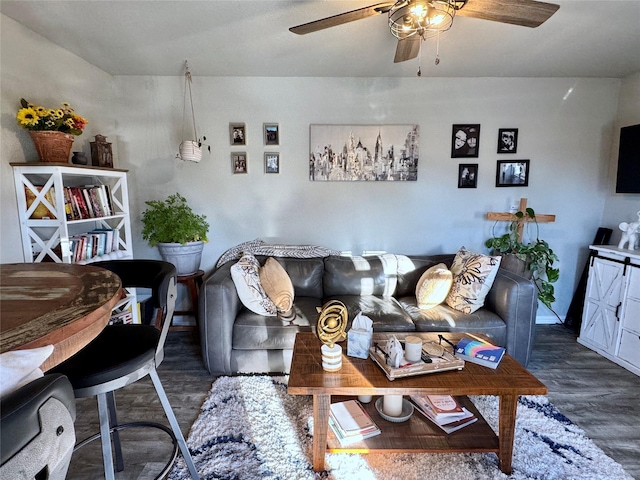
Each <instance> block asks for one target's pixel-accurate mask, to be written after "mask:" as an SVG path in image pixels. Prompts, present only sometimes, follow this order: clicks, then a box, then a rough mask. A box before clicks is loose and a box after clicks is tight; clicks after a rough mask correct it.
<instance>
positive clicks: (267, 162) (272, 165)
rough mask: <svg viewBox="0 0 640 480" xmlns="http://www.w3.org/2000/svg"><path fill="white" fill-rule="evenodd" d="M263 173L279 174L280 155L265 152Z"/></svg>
mask: <svg viewBox="0 0 640 480" xmlns="http://www.w3.org/2000/svg"><path fill="white" fill-rule="evenodd" d="M264 173H280V154H279V153H275V152H265V154H264Z"/></svg>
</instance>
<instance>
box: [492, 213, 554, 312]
mask: <svg viewBox="0 0 640 480" xmlns="http://www.w3.org/2000/svg"><path fill="white" fill-rule="evenodd" d="M525 216H526V218H527V219H528V220H530V221H531V222H533V223H534V224H535V226H536V239H535V240H534V241H532V242H529V243H524V242H522V241H521V240H520V236H519V232H518V226H519V224H520V223H521V222H522V221H523V219H525ZM515 217H516V219H515V220H513V221H512V222H511V223H510V224H509V230H508V232H507V233H505V234H504V235H501V236H499V237H496V236H495V235H494V236H493V237H492V238H490V239H488V240H487V241H486V242H485V246H486V247H488V248H490V249H491V250H493V251H494V252H496V253H500V254H502V255H503V261H502V262H501V264H505V258H506V259H507V262H509V261H510V260H511V259H512V258H514V257H515V259H517V260H516V261H517V262H522V263H521V266H520V267H516V268H515V270H518V268H520V269H521V271H524V272H525V273H527V272H528V273H529V275H530V278H532V279H533V281H534V283H535V284H536V287H537V288H538V299H539V300H540V301H541V302H542V303H544V304H545V305H546V306H547V307H549V309H551V311H553V309H552V308H551V304H552V303H553V302H555V300H556V299H555V296H554V288H553V283H555V282H556V281H557V280H558V278H559V276H560V269H558V268H554V267H553V264H554V262H555V261H557V260H558V257H557V256H556V254H555V253H553V250H552V249H551V247H549V244H548V243H547V242H545V241H544V240H541V239H540V238H539V235H540V229H539V227H538V222H537V221H536V214H535V212H534V211H533V209H532V208H527V209H526V210H525V211H524V212H522V211H518V212H516V213H515ZM494 228H495V225H494ZM509 269H511V268H509Z"/></svg>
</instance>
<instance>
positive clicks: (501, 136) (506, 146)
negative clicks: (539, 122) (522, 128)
mask: <svg viewBox="0 0 640 480" xmlns="http://www.w3.org/2000/svg"><path fill="white" fill-rule="evenodd" d="M517 151H518V129H517V128H500V129H498V153H516V152H517Z"/></svg>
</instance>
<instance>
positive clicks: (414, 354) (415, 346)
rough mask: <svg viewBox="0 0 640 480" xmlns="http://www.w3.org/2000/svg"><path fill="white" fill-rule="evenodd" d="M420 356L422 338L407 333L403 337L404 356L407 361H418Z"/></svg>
mask: <svg viewBox="0 0 640 480" xmlns="http://www.w3.org/2000/svg"><path fill="white" fill-rule="evenodd" d="M421 357H422V339H421V338H420V337H416V336H415V335H409V336H408V337H406V338H405V339H404V358H405V359H406V360H407V362H412V363H413V362H419V361H420V358H421Z"/></svg>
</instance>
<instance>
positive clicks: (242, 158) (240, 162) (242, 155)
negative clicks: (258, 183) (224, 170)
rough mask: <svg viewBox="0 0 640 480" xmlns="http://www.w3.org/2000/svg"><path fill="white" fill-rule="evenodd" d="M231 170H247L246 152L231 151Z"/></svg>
mask: <svg viewBox="0 0 640 480" xmlns="http://www.w3.org/2000/svg"><path fill="white" fill-rule="evenodd" d="M231 171H232V172H233V173H234V174H236V173H248V172H249V170H248V163H247V153H246V152H231Z"/></svg>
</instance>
